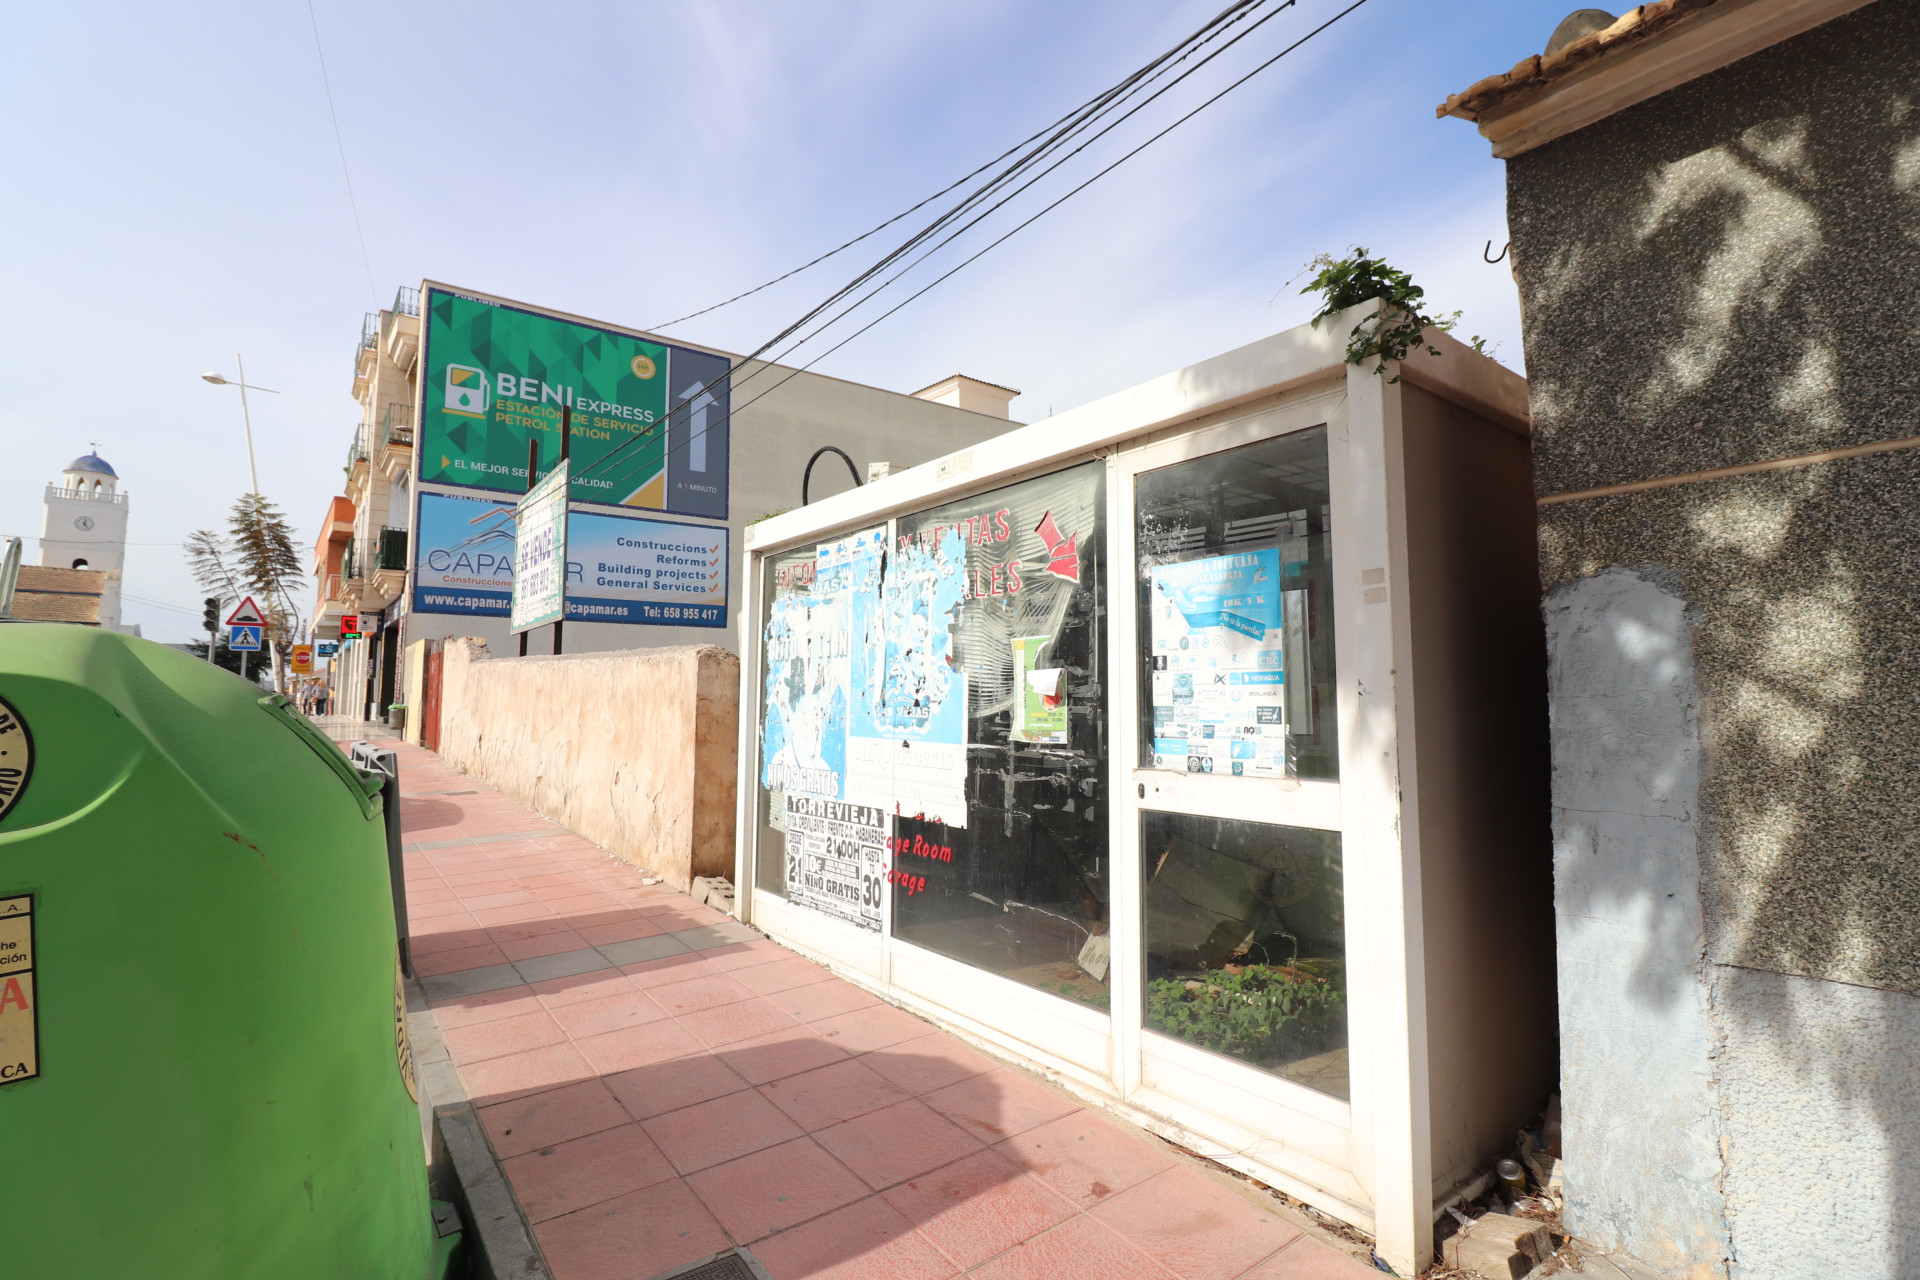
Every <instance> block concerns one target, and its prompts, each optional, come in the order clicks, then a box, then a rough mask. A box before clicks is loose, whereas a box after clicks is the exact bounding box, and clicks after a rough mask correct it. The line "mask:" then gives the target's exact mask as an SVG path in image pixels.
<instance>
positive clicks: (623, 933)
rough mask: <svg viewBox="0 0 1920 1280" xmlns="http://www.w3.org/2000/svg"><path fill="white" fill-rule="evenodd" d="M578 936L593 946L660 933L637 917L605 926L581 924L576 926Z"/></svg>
mask: <svg viewBox="0 0 1920 1280" xmlns="http://www.w3.org/2000/svg"><path fill="white" fill-rule="evenodd" d="M578 930H579V934H580V936H581V937H583V938H585V939H586V940H587V942H588V943H589V944H591V945H593V946H596V947H597V946H599V945H600V944H601V943H603V942H631V941H633V940H634V939H635V938H651V937H653V936H654V935H656V934H658V933H659V932H660V928H659V926H658V925H655V924H653V923H651V922H649V921H647V920H644V919H642V918H640V917H638V916H636V917H634V918H633V919H631V920H611V921H608V922H607V923H606V924H583V925H580V926H578Z"/></svg>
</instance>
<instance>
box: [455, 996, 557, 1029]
mask: <svg viewBox="0 0 1920 1280" xmlns="http://www.w3.org/2000/svg"><path fill="white" fill-rule="evenodd" d="M540 1007H541V1005H540V1001H539V999H538V998H537V997H536V996H535V995H534V994H533V992H531V991H529V990H528V989H527V988H526V987H506V988H503V989H501V990H499V991H486V992H482V993H481V994H480V995H477V996H455V997H454V998H453V999H451V1000H448V1001H446V1002H445V1003H443V1004H436V1005H434V1006H433V1020H434V1021H435V1022H437V1023H439V1024H440V1029H441V1030H442V1031H447V1030H450V1029H452V1028H454V1027H467V1026H472V1025H473V1024H474V1023H476V1022H491V1021H493V1020H494V1019H495V1018H512V1017H515V1016H517V1015H519V1014H523V1013H532V1012H533V1011H534V1010H536V1009H538V1008H540Z"/></svg>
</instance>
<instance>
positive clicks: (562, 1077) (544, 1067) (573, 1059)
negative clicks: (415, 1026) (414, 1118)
mask: <svg viewBox="0 0 1920 1280" xmlns="http://www.w3.org/2000/svg"><path fill="white" fill-rule="evenodd" d="M593 1074H595V1073H594V1070H593V1068H592V1067H589V1066H588V1065H587V1060H586V1059H585V1058H583V1057H582V1056H580V1051H579V1050H578V1049H575V1048H574V1047H573V1046H572V1045H570V1044H550V1045H548V1046H546V1047H545V1048H544V1049H531V1050H528V1051H527V1052H526V1053H515V1054H510V1055H508V1056H507V1057H504V1058H489V1059H487V1060H486V1061H485V1062H474V1063H469V1064H467V1065H466V1066H463V1067H461V1068H460V1078H461V1079H462V1080H463V1081H465V1082H466V1086H467V1092H468V1093H469V1094H471V1095H472V1096H473V1101H474V1105H476V1106H485V1105H487V1104H488V1103H491V1102H504V1101H506V1100H507V1099H509V1098H514V1097H518V1096H520V1095H522V1094H527V1093H533V1092H536V1091H538V1090H543V1089H552V1088H554V1087H556V1086H558V1085H563V1084H572V1083H573V1082H574V1081H576V1080H585V1079H587V1078H588V1077H589V1076H592V1075H593Z"/></svg>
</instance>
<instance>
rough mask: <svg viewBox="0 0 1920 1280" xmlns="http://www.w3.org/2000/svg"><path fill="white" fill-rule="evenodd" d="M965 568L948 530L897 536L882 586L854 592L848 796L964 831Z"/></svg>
mask: <svg viewBox="0 0 1920 1280" xmlns="http://www.w3.org/2000/svg"><path fill="white" fill-rule="evenodd" d="M876 567H877V566H876ZM966 571H967V549H966V543H965V541H964V540H963V539H962V538H961V536H960V531H959V530H958V529H957V528H952V527H949V528H946V529H944V530H939V531H936V532H935V534H934V536H932V537H929V538H924V539H922V538H903V539H902V540H901V545H900V546H898V547H896V548H895V549H894V554H893V558H892V561H891V563H889V564H888V566H887V573H886V582H885V584H884V586H883V587H882V589H881V590H879V591H877V592H875V591H871V590H868V591H856V592H855V593H854V595H853V611H852V619H851V626H852V649H853V663H852V672H851V676H852V687H853V689H854V691H855V695H856V696H855V698H854V701H853V708H852V716H851V720H850V725H849V729H848V736H847V793H846V794H847V799H849V800H854V801H857V802H859V803H861V804H868V805H873V806H875V807H878V808H881V809H884V810H886V811H887V812H889V813H895V814H899V815H901V816H903V817H908V818H919V819H921V820H923V821H927V822H939V823H944V824H945V825H947V826H949V827H964V826H966V825H967V797H966V790H967V787H966V783H967V675H966V672H965V671H964V670H962V669H961V668H960V666H959V664H958V663H956V662H955V661H954V652H953V626H954V622H955V619H956V617H957V615H958V613H959V610H960V605H961V602H962V601H963V600H964V599H965V597H966V591H967V583H966ZM822 572H825V569H824V565H823V569H822ZM875 576H876V580H877V574H876V575H875Z"/></svg>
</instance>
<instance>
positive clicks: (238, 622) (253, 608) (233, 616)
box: [227, 596, 267, 627]
mask: <svg viewBox="0 0 1920 1280" xmlns="http://www.w3.org/2000/svg"><path fill="white" fill-rule="evenodd" d="M227 625H228V626H230V627H264V626H266V625H267V620H266V618H264V617H262V616H261V613H260V606H259V605H257V604H255V603H254V602H253V597H252V596H248V597H247V598H246V599H244V600H242V601H241V602H240V603H239V605H238V606H236V607H235V608H234V611H233V612H232V613H230V614H228V615H227Z"/></svg>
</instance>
